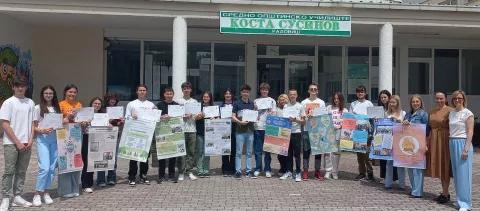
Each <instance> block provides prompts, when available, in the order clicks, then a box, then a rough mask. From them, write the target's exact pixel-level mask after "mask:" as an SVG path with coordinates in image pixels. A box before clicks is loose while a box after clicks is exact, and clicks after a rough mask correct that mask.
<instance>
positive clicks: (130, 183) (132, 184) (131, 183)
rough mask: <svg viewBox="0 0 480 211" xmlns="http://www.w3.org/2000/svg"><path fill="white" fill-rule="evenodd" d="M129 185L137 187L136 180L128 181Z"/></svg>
mask: <svg viewBox="0 0 480 211" xmlns="http://www.w3.org/2000/svg"><path fill="white" fill-rule="evenodd" d="M128 184H129V185H130V186H131V187H135V185H136V183H135V180H128Z"/></svg>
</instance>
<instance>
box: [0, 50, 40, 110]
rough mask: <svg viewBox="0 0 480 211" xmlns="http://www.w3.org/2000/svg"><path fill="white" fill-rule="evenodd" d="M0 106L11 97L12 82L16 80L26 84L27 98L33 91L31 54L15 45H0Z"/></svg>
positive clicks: (29, 51)
mask: <svg viewBox="0 0 480 211" xmlns="http://www.w3.org/2000/svg"><path fill="white" fill-rule="evenodd" d="M0 67H1V70H0V76H1V77H0V105H2V103H3V101H5V100H6V99H8V98H9V97H11V96H12V95H13V90H12V87H13V81H14V79H15V78H18V79H20V80H23V81H27V82H28V90H27V96H29V97H31V94H32V90H33V78H32V52H31V50H30V49H28V50H25V49H21V48H20V47H19V46H17V45H15V44H13V45H12V44H7V45H0Z"/></svg>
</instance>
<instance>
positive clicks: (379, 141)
mask: <svg viewBox="0 0 480 211" xmlns="http://www.w3.org/2000/svg"><path fill="white" fill-rule="evenodd" d="M392 147H393V121H392V119H389V118H384V119H378V121H377V123H376V124H375V134H374V135H373V141H372V146H371V147H370V158H371V159H379V160H392V159H393V157H392Z"/></svg>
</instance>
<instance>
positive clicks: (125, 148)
mask: <svg viewBox="0 0 480 211" xmlns="http://www.w3.org/2000/svg"><path fill="white" fill-rule="evenodd" d="M154 131H155V122H153V121H148V120H135V119H127V120H126V121H125V126H124V127H123V132H122V136H121V138H120V144H119V146H118V157H120V158H124V159H128V160H136V161H140V162H146V161H147V159H148V154H149V153H150V146H151V145H152V139H153V132H154Z"/></svg>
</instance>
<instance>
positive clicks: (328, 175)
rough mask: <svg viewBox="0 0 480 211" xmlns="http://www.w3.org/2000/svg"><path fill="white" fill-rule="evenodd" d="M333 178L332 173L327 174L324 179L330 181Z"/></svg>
mask: <svg viewBox="0 0 480 211" xmlns="http://www.w3.org/2000/svg"><path fill="white" fill-rule="evenodd" d="M331 176H332V173H331V172H326V173H325V175H324V176H323V177H325V179H330V178H331Z"/></svg>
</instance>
